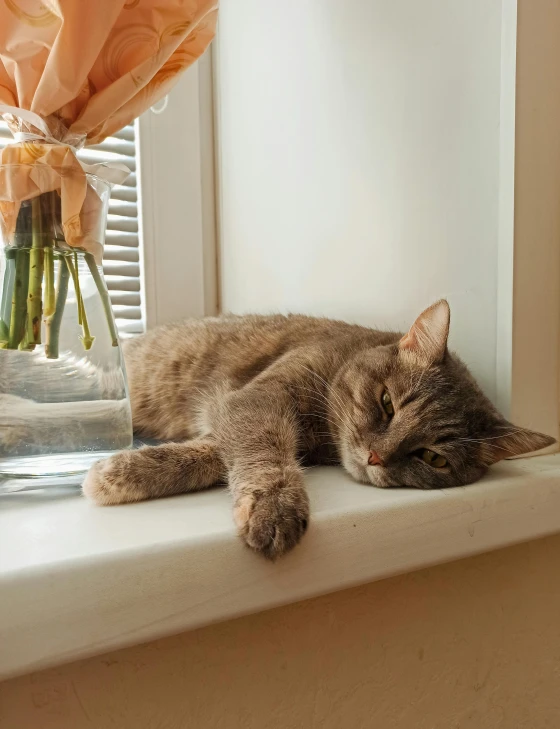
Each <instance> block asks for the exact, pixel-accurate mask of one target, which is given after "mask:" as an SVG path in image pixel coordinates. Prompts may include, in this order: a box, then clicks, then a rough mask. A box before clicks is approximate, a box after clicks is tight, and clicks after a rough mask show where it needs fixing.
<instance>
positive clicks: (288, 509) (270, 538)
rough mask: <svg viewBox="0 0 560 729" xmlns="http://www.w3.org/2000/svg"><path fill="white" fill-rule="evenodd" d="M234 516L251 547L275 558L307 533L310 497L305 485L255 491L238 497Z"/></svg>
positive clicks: (270, 557)
mask: <svg viewBox="0 0 560 729" xmlns="http://www.w3.org/2000/svg"><path fill="white" fill-rule="evenodd" d="M234 519H235V523H236V524H237V527H238V529H239V533H240V534H241V536H242V537H243V539H244V540H245V542H246V543H247V544H248V545H249V547H251V548H252V549H254V550H255V551H256V552H259V553H261V554H262V555H264V556H265V557H267V558H268V559H272V560H273V559H276V557H280V556H281V555H282V554H285V553H286V552H288V551H289V550H290V549H293V547H295V546H296V544H297V543H298V542H299V541H300V539H301V538H302V537H303V535H304V534H305V532H306V530H307V524H308V522H309V500H308V498H307V494H306V492H305V489H304V488H303V487H298V488H290V487H284V488H282V487H280V488H278V489H273V490H269V489H265V490H256V491H252V492H249V493H245V494H243V495H240V496H239V498H238V499H237V500H236V503H235V507H234Z"/></svg>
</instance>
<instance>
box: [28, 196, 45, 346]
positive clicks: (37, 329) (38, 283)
mask: <svg viewBox="0 0 560 729" xmlns="http://www.w3.org/2000/svg"><path fill="white" fill-rule="evenodd" d="M31 226H32V227H31V250H30V252H29V296H28V302H27V339H28V340H29V344H30V345H31V344H41V318H42V315H43V258H44V256H43V223H42V217H41V200H40V199H39V198H38V197H35V198H33V200H32V201H31ZM26 348H27V349H28V348H29V347H26Z"/></svg>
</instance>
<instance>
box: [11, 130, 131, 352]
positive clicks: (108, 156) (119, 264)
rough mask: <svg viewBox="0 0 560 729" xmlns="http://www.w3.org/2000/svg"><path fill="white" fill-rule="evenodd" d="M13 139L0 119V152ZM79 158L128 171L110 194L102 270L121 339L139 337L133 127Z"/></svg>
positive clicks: (86, 150) (87, 162) (79, 153)
mask: <svg viewBox="0 0 560 729" xmlns="http://www.w3.org/2000/svg"><path fill="white" fill-rule="evenodd" d="M12 140H13V137H12V135H11V133H10V131H9V129H8V127H7V125H6V123H5V122H3V121H1V120H0V149H1V148H2V147H4V146H6V145H7V144H8V143H9V142H10V141H12ZM78 157H79V158H80V159H81V160H82V161H83V162H85V163H86V164H94V163H96V162H110V161H114V162H123V163H124V164H125V165H126V166H127V167H128V168H129V169H130V175H129V177H128V179H127V180H125V182H124V184H123V185H116V186H115V187H114V188H113V191H112V194H111V201H110V203H109V216H108V219H107V237H106V241H105V254H104V256H103V270H104V272H105V278H106V281H107V287H108V289H109V294H110V297H111V303H112V304H113V311H114V313H115V318H116V322H117V327H118V329H119V333H120V335H121V337H123V338H127V337H130V336H133V335H134V334H142V333H143V332H144V329H145V322H144V316H143V311H144V309H143V305H142V304H143V300H142V299H143V291H142V275H141V274H142V271H141V254H140V251H141V247H140V243H141V241H140V217H139V195H138V182H137V181H138V177H137V174H136V172H137V170H136V165H137V161H138V140H137V136H136V130H135V126H134V125H133V124H130V125H129V126H127V127H124V129H121V131H120V132H118V133H117V134H115V135H114V136H112V137H109V138H108V139H106V140H105V141H104V142H102V143H101V144H97V145H95V146H93V147H87V148H86V149H82V150H80V152H78Z"/></svg>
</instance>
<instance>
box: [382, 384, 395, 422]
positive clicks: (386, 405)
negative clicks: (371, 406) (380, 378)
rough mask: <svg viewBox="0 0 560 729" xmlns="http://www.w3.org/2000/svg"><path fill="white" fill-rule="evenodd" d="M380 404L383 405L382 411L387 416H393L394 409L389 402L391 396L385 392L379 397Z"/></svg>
mask: <svg viewBox="0 0 560 729" xmlns="http://www.w3.org/2000/svg"><path fill="white" fill-rule="evenodd" d="M381 404H382V405H383V410H385V412H386V413H387V415H389V416H391V415H394V414H395V408H394V407H393V401H392V400H391V395H389V393H388V392H387V390H385V392H384V393H383V395H381Z"/></svg>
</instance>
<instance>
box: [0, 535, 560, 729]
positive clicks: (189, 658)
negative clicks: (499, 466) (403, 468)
mask: <svg viewBox="0 0 560 729" xmlns="http://www.w3.org/2000/svg"><path fill="white" fill-rule="evenodd" d="M559 565H560V536H557V537H553V538H549V539H545V540H542V541H538V542H532V543H530V544H526V545H521V546H517V547H513V548H510V549H507V550H502V551H500V552H494V553H492V554H487V555H483V556H480V557H476V558H473V559H469V560H464V561H462V562H456V563H453V564H449V565H443V566H440V567H437V568H433V569H429V570H424V571H422V572H417V573H415V574H410V575H405V576H402V577H398V578H394V579H391V580H386V581H384V582H379V583H376V584H372V585H368V586H365V587H360V588H356V589H353V590H348V591H346V592H341V593H337V594H334V595H330V596H327V597H323V598H319V599H316V600H311V601H309V602H305V603H300V604H298V605H292V606H290V607H286V608H281V609H277V610H272V611H270V612H266V613H261V614H260V615H255V616H250V617H247V618H242V619H239V620H234V621H231V622H228V623H224V624H221V625H216V626H212V627H209V628H205V629H203V630H199V631H196V632H192V633H186V634H183V635H181V636H178V637H174V638H168V639H165V640H160V641H156V642H154V643H151V644H148V645H144V646H139V647H136V648H131V649H127V650H122V651H118V652H115V653H111V654H108V655H104V656H100V657H98V658H93V659H90V660H87V661H82V662H79V663H74V664H72V665H69V666H65V667H62V668H59V669H55V670H50V671H44V672H42V673H37V674H33V675H31V676H25V677H22V678H18V679H14V680H12V681H8V682H5V683H4V684H1V685H0V729H144V728H146V729H179V728H180V729H187V728H188V729H190V727H192V728H193V729H206V728H210V727H212V729H214V728H215V729H218V728H219V729H292V728H295V727H298V728H301V729H358V728H360V729H369V728H370V727H376V728H377V727H378V728H379V729H393V728H395V729H396V728H397V727H398V729H498V728H502V727H503V728H504V729H520V728H521V727H524V728H525V727H526V728H527V729H545V727H550V728H551V729H557V728H558V726H559V725H560V627H559V626H560V584H559V580H558V573H559Z"/></svg>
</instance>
